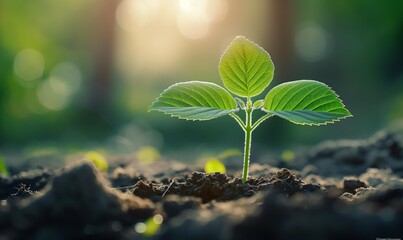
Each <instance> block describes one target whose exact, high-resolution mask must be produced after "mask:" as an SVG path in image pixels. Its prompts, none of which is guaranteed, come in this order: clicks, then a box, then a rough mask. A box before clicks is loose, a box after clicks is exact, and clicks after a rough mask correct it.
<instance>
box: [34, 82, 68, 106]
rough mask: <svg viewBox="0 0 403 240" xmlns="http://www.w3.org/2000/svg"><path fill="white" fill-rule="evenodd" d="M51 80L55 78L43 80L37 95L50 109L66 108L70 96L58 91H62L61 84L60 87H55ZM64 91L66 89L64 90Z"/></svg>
mask: <svg viewBox="0 0 403 240" xmlns="http://www.w3.org/2000/svg"><path fill="white" fill-rule="evenodd" d="M51 81H55V80H51V79H48V80H45V81H43V82H42V83H41V84H40V85H39V87H38V89H37V92H36V93H37V96H38V100H39V102H40V103H41V104H42V105H43V106H45V107H46V108H47V109H49V110H53V111H59V110H62V109H64V108H65V107H66V106H67V104H68V102H69V97H68V96H67V95H62V94H60V93H59V92H58V91H61V90H62V88H61V86H57V87H59V88H55V87H54V85H55V84H53V85H52V84H51ZM63 91H64V90H63Z"/></svg>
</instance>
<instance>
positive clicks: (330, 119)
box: [263, 80, 352, 125]
mask: <svg viewBox="0 0 403 240" xmlns="http://www.w3.org/2000/svg"><path fill="white" fill-rule="evenodd" d="M263 110H264V111H266V112H268V113H272V114H274V115H277V116H279V117H282V118H284V119H286V120H288V121H291V122H293V123H296V124H302V125H325V124H327V123H334V122H335V121H338V120H340V119H343V118H346V117H351V116H352V115H351V113H350V112H349V111H348V110H347V109H346V108H345V107H344V104H343V103H342V101H341V100H340V99H339V98H338V95H337V94H336V93H335V92H334V91H333V90H332V89H330V88H329V87H328V86H327V85H326V84H324V83H321V82H318V81H313V80H299V81H293V82H287V83H283V84H280V85H278V86H276V87H274V88H273V89H272V90H271V91H270V92H269V93H268V94H267V96H266V98H265V100H264V106H263Z"/></svg>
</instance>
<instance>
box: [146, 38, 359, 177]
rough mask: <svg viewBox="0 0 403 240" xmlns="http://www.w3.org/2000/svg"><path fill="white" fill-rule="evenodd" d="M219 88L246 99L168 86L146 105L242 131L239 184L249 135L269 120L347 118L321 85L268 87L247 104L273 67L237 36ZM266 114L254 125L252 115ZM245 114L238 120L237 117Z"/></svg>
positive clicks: (194, 86)
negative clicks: (225, 122)
mask: <svg viewBox="0 0 403 240" xmlns="http://www.w3.org/2000/svg"><path fill="white" fill-rule="evenodd" d="M219 72H220V75H221V78H222V81H223V83H224V86H225V87H226V88H227V89H228V90H229V91H230V92H231V93H232V94H235V95H237V96H239V97H242V98H245V101H243V100H241V99H239V98H237V97H233V96H232V95H231V94H230V93H229V92H228V91H227V90H226V89H224V88H223V87H220V86H218V85H217V84H214V83H210V82H200V81H190V82H181V83H177V84H174V85H172V86H170V87H169V88H167V89H166V90H165V91H164V92H163V93H162V94H161V95H160V96H159V97H158V98H157V99H156V101H155V102H154V103H153V104H152V105H151V106H150V108H149V111H153V110H156V111H161V112H163V113H165V114H169V115H171V117H177V118H180V119H185V120H193V121H194V120H199V121H204V120H210V119H214V118H218V117H222V116H225V115H229V116H231V117H233V118H234V119H235V121H236V122H237V123H238V124H239V125H240V126H241V128H242V129H243V130H244V132H245V148H244V159H243V160H244V162H243V175H242V181H243V182H244V183H245V182H246V181H247V179H248V173H249V159H250V150H251V143H252V132H253V131H254V130H255V129H256V128H257V127H258V126H259V124H261V123H262V122H263V121H265V120H266V119H268V118H270V117H272V116H278V117H281V118H284V119H286V120H288V121H290V122H292V123H295V124H300V125H310V126H312V125H316V126H319V125H326V124H328V123H334V122H335V121H339V120H340V119H344V118H346V117H350V116H352V115H351V113H350V112H349V111H348V110H347V109H346V108H345V107H344V105H343V103H342V101H341V100H340V99H339V98H338V95H336V93H335V92H334V91H333V90H331V89H330V88H329V87H328V86H327V85H326V84H324V83H321V82H318V81H314V80H299V81H293V82H287V83H283V84H280V85H278V86H276V87H274V88H272V89H271V90H270V91H269V92H268V94H267V95H266V97H265V98H264V99H260V100H257V101H252V97H255V96H257V95H259V94H260V93H262V92H263V91H264V90H265V89H266V87H267V86H268V85H269V84H270V82H271V80H272V79H273V74H274V65H273V62H272V61H271V58H270V55H269V54H268V53H267V52H266V51H265V50H264V49H263V48H261V47H260V46H259V45H257V44H256V43H254V42H252V41H250V40H248V39H246V38H245V37H241V36H238V37H236V38H235V39H234V40H233V41H232V43H231V44H230V45H229V46H228V48H227V49H226V50H225V52H224V54H223V55H222V56H221V60H220V63H219ZM257 109H260V110H262V111H263V112H264V113H265V114H264V115H263V116H262V117H260V118H259V119H258V120H257V121H255V122H253V118H252V114H253V111H255V110H257ZM239 110H243V111H245V120H244V121H243V120H242V119H241V118H240V117H239V116H238V115H237V114H236V113H237V112H238V111H239Z"/></svg>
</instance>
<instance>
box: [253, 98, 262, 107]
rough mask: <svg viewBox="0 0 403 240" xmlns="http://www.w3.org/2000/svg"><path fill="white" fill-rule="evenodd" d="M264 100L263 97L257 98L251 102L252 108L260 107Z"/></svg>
mask: <svg viewBox="0 0 403 240" xmlns="http://www.w3.org/2000/svg"><path fill="white" fill-rule="evenodd" d="M263 104H264V101H263V99H260V100H257V101H256V102H254V103H253V109H261V108H262V107H263Z"/></svg>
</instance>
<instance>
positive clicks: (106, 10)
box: [87, 0, 120, 114]
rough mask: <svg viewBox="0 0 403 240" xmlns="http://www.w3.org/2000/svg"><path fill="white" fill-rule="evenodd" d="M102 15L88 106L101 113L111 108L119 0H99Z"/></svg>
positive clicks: (97, 36)
mask: <svg viewBox="0 0 403 240" xmlns="http://www.w3.org/2000/svg"><path fill="white" fill-rule="evenodd" d="M99 2H100V4H102V5H101V7H100V15H99V20H98V21H97V22H98V23H99V25H98V29H97V35H96V37H95V39H96V40H97V41H96V42H95V53H94V56H95V59H94V62H95V65H94V71H93V76H92V77H91V79H90V86H89V87H90V88H89V94H88V99H87V104H88V105H87V107H88V108H89V109H90V110H91V111H94V112H97V113H99V114H101V113H105V112H107V110H108V108H109V103H110V98H111V90H112V77H113V59H114V42H115V26H116V21H115V13H116V8H117V6H118V4H119V2H120V1H119V0H103V1H99Z"/></svg>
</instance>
